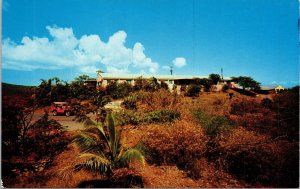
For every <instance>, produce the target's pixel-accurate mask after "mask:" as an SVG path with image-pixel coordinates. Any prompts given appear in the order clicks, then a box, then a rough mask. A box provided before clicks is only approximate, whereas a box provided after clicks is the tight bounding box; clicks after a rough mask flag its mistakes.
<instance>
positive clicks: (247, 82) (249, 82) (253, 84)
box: [232, 76, 260, 91]
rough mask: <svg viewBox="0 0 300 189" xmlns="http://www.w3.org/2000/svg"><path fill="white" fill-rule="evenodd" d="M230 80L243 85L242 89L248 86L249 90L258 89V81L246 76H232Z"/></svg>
mask: <svg viewBox="0 0 300 189" xmlns="http://www.w3.org/2000/svg"><path fill="white" fill-rule="evenodd" d="M232 81H233V82H235V83H238V84H239V85H240V86H242V87H243V90H244V91H245V89H247V88H249V89H251V90H257V89H260V83H259V82H257V81H255V80H254V79H252V78H251V77H247V76H239V77H232Z"/></svg>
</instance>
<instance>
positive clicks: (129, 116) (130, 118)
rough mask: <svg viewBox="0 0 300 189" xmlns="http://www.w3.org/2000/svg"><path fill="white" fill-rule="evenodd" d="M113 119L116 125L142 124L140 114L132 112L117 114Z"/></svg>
mask: <svg viewBox="0 0 300 189" xmlns="http://www.w3.org/2000/svg"><path fill="white" fill-rule="evenodd" d="M115 118H116V122H117V124H118V125H127V124H132V125H138V124H140V123H141V122H142V119H141V113H138V112H136V111H132V110H126V111H120V112H117V113H116V114H115Z"/></svg>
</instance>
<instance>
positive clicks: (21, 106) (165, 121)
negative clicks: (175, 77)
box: [2, 74, 299, 187]
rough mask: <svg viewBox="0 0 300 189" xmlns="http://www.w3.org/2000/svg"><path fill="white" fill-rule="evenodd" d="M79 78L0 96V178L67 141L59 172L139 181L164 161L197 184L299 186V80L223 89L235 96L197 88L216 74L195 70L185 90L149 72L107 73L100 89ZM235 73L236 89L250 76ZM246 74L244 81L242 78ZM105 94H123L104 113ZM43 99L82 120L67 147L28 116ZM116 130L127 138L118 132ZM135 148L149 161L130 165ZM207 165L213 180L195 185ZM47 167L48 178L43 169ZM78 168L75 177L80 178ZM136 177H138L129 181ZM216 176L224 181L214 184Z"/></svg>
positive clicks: (57, 128) (44, 123)
mask: <svg viewBox="0 0 300 189" xmlns="http://www.w3.org/2000/svg"><path fill="white" fill-rule="evenodd" d="M86 79H89V77H88V76H84V75H83V76H79V77H78V78H76V79H75V81H74V82H72V83H70V84H68V83H66V82H64V81H61V80H59V79H58V78H53V79H49V80H43V81H42V83H41V84H40V85H39V87H38V88H37V89H36V91H35V98H33V99H29V100H27V99H23V98H7V97H3V115H2V136H3V137H2V148H3V151H4V152H5V153H2V166H3V170H4V173H5V174H4V177H5V179H4V182H5V183H13V182H14V181H13V179H15V178H16V176H17V175H18V174H21V172H24V173H27V172H31V173H35V172H37V173H39V170H41V169H45V168H47V166H50V165H51V162H52V159H53V157H54V156H56V155H57V154H58V153H60V152H61V151H62V150H65V149H68V150H69V149H71V150H73V151H71V152H69V153H72V154H71V156H70V154H68V150H65V152H66V153H67V154H66V155H65V158H66V159H68V158H69V159H71V160H72V161H71V162H67V160H66V162H67V163H68V165H69V166H68V167H65V169H64V171H63V173H65V174H68V173H69V174H71V175H76V174H77V173H78V172H81V171H82V170H88V171H90V172H91V173H92V174H88V173H87V172H84V175H90V176H91V177H92V178H93V177H95V180H93V182H94V181H95V182H97V183H98V182H99V180H98V179H102V181H107V180H108V181H109V182H107V183H106V184H112V183H113V182H115V183H120V179H121V180H122V179H123V180H125V181H126V182H124V183H127V184H126V185H118V186H120V187H124V186H127V187H132V186H139V187H142V186H143V185H142V184H145V183H146V182H145V183H144V181H145V180H147V176H145V174H146V175H147V174H149V173H150V174H151V173H152V174H156V173H157V172H156V171H153V167H155V169H161V170H165V169H166V170H167V169H168V168H170V167H171V166H176V167H177V168H179V169H180V170H182V172H183V173H184V174H186V175H187V176H189V177H190V178H192V180H191V179H189V180H188V181H189V182H195V183H197V184H198V185H196V186H198V187H203V186H210V187H220V186H231V185H228V184H229V183H231V182H238V181H239V182H240V183H239V184H238V185H234V186H243V187H298V185H299V182H298V178H299V165H298V162H299V153H298V152H299V135H298V133H299V87H298V88H297V87H296V88H294V89H292V90H287V91H284V92H283V93H282V94H274V95H272V96H271V95H270V96H271V98H270V99H269V98H260V97H255V98H252V97H247V96H245V95H242V94H238V93H236V92H234V91H232V90H230V89H229V93H232V94H234V98H230V97H229V96H228V94H226V93H210V94H209V93H208V95H200V96H198V94H199V93H200V89H201V88H203V89H204V91H210V89H211V87H212V86H213V85H215V84H217V83H218V82H219V81H220V76H219V75H218V74H211V75H210V77H209V78H208V79H195V80H194V82H193V84H192V85H191V86H189V87H187V88H186V89H187V90H185V89H183V88H184V87H183V88H182V91H181V92H182V93H181V95H178V94H177V93H172V92H170V91H169V90H166V89H167V85H166V84H165V83H161V84H159V83H158V81H157V80H156V79H155V78H152V79H150V80H144V79H142V78H139V79H137V80H136V85H135V86H134V87H131V86H130V85H129V84H127V83H122V84H119V83H116V82H112V83H110V84H109V86H108V88H106V89H104V88H102V87H98V88H97V89H95V90H91V88H89V87H88V86H85V85H84V80H86ZM239 79H240V80H241V82H243V83H244V88H245V89H246V88H253V89H254V88H256V85H259V83H255V82H253V81H251V80H249V78H241V77H240V78H239ZM250 79H252V78H250ZM248 81H251V82H250V84H249V83H248V84H249V85H248V84H247V82H248ZM241 85H242V84H241ZM247 85H248V86H247ZM242 86H243V85H242ZM224 90H225V89H224ZM185 95H186V96H192V97H193V98H186V97H184V96H185ZM197 96H198V97H197ZM268 97H269V96H268ZM34 99H35V100H36V101H35V100H34ZM112 99H124V101H123V103H122V110H121V111H119V112H113V113H112V115H113V116H114V118H115V119H112V117H111V115H110V111H109V110H107V109H105V108H104V106H105V105H106V104H107V103H108V102H109V101H110V100H112ZM52 101H69V102H70V103H71V104H72V106H73V111H74V113H75V116H74V119H75V120H77V121H80V122H84V123H85V125H86V129H85V130H81V131H76V132H75V134H76V137H75V138H74V141H73V142H74V143H72V144H71V145H69V146H68V148H66V145H67V144H68V142H69V136H68V135H66V132H65V131H64V128H63V127H62V126H61V125H60V124H59V123H58V122H56V121H54V120H51V119H49V117H48V114H47V113H45V114H44V116H43V117H41V118H40V119H39V120H38V121H36V122H33V121H32V116H33V113H34V112H35V110H36V109H37V108H38V107H39V106H48V105H49V103H51V102H52ZM16 102H17V103H16ZM91 113H92V114H94V115H93V116H92V118H93V119H91V117H90V116H91ZM114 122H115V123H116V125H118V126H115V124H114ZM137 125H138V126H137ZM121 131H122V133H123V134H121ZM122 137H126V140H121V138H122ZM141 140H142V143H139V142H138V141H141ZM74 144H76V145H74ZM137 144H138V145H137ZM142 149H143V150H142ZM76 150H78V151H76ZM142 151H145V154H144V153H143V152H142ZM144 155H145V156H146V159H147V162H148V164H149V165H146V169H145V170H144V171H143V172H139V173H138V174H137V172H135V171H136V170H135V171H133V170H134V169H132V168H139V165H141V164H135V163H136V161H137V162H141V163H142V164H143V162H144V161H145V158H144ZM69 156H70V157H69ZM60 161H61V160H58V161H57V162H58V165H57V167H59V166H60ZM36 162H38V164H39V165H37V163H36ZM42 162H43V163H44V164H43V166H42V167H41V166H40V164H41V163H42ZM202 163H204V164H202ZM57 167H55V169H57ZM166 167H167V168H166ZM59 168H62V167H59ZM120 168H121V169H120ZM177 168H176V169H177ZM16 170H18V171H16ZM80 170H81V171H80ZM168 170H169V169H168ZM209 171H210V172H211V173H210V174H208V172H209ZM54 172H55V173H57V170H55V171H54ZM82 174H83V173H82ZM163 174H169V173H168V172H167V171H165V172H163ZM225 174H226V178H225V176H224V175H225ZM101 175H102V176H101ZM103 175H104V177H103ZM207 175H210V177H213V178H212V179H211V180H210V181H214V182H213V185H202V184H203V183H207V181H208V180H205V179H207ZM229 176H230V177H229ZM20 177H22V175H21V176H20ZM25 177H26V176H25ZM50 177H51V178H50V179H53V178H54V176H53V175H52V174H51V176H50ZM7 178H9V179H11V180H10V181H8V180H7ZM85 178H87V177H81V179H79V180H80V182H81V181H83V180H84V179H85ZM228 178H230V179H231V180H228ZM55 179H58V177H56V178H55ZM68 179H71V178H68ZM103 179H104V180H103ZM135 179H137V180H136V183H140V184H137V185H134V184H133V185H132V183H131V182H128V181H132V180H135ZM172 179H173V180H176V181H177V180H178V179H182V178H181V177H180V178H178V177H176V178H172ZM226 179H227V180H226ZM234 179H236V180H234ZM219 180H222V182H226V183H225V184H223V185H220V184H219ZM152 181H153V180H151V181H149V182H152ZM186 181H187V180H186ZM217 181H218V182H217ZM61 182H62V181H61ZM63 182H64V183H72V184H69V185H68V184H65V185H63V186H66V187H70V186H72V187H76V186H78V187H80V186H82V187H88V186H95V185H93V184H91V183H90V182H89V181H88V180H86V181H84V182H82V183H80V184H79V183H78V182H74V181H72V182H66V181H63ZM128 183H129V184H128ZM130 183H131V184H130ZM141 183H142V184H141ZM78 184H79V185H78ZM146 184H147V183H146ZM6 186H7V185H6ZM12 186H13V185H12ZM47 186H49V185H47ZM55 186H56V187H57V186H59V185H55ZM104 186H115V185H104ZM146 186H147V185H146ZM150 186H153V185H150ZM102 187H103V185H102Z"/></svg>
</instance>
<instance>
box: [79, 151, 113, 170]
mask: <svg viewBox="0 0 300 189" xmlns="http://www.w3.org/2000/svg"><path fill="white" fill-rule="evenodd" d="M110 164H111V163H110V161H109V160H108V159H107V158H106V157H105V156H104V155H96V154H92V153H83V154H80V155H79V156H78V158H77V159H76V161H75V166H74V168H75V170H76V171H79V170H81V169H85V170H89V171H91V172H95V173H100V174H104V173H106V171H107V170H108V169H110Z"/></svg>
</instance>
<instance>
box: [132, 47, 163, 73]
mask: <svg viewBox="0 0 300 189" xmlns="http://www.w3.org/2000/svg"><path fill="white" fill-rule="evenodd" d="M144 50H145V48H144V46H143V45H142V44H141V43H136V44H135V45H134V47H133V52H132V61H133V66H134V67H137V68H149V72H150V73H155V72H156V71H157V70H158V68H159V65H158V63H157V62H153V61H152V60H151V58H147V57H146V55H145V54H144Z"/></svg>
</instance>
